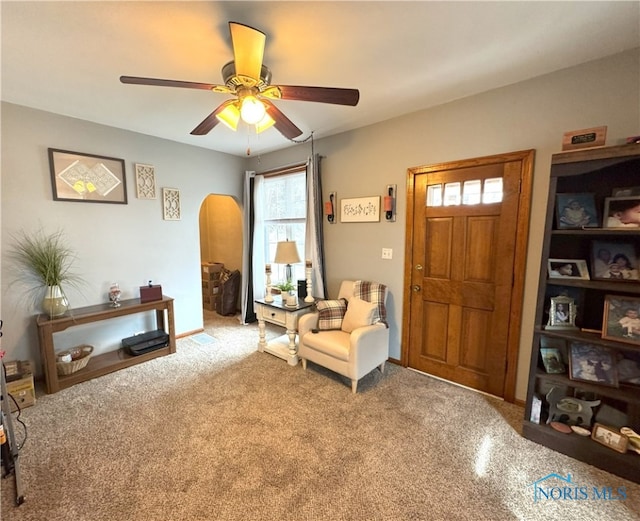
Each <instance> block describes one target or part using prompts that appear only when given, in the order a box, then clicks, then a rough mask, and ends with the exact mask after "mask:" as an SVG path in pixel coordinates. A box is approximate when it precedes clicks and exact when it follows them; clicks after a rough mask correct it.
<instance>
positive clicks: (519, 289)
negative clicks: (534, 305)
mask: <svg viewBox="0 0 640 521" xmlns="http://www.w3.org/2000/svg"><path fill="white" fill-rule="evenodd" d="M534 156H535V150H533V149H530V150H521V151H518V152H510V153H505V154H496V155H492V156H485V157H478V158H472V159H463V160H459V161H450V162H446V163H437V164H433V165H425V166H417V167H411V168H408V169H407V201H406V202H407V216H406V230H405V232H406V233H405V253H404V255H405V265H404V292H403V310H404V311H403V313H402V348H401V352H400V355H401V358H400V362H401V364H402V366H403V367H408V365H409V342H410V334H411V311H412V310H411V279H412V272H413V264H414V262H413V241H414V235H413V221H414V218H415V215H414V202H415V201H414V199H415V177H416V176H417V175H420V174H427V173H432V172H442V171H446V170H457V169H460V168H468V167H474V166H485V165H491V164H495V163H508V162H514V161H521V162H522V167H521V178H520V195H519V198H518V217H517V223H516V241H515V252H514V259H513V266H514V273H513V288H512V292H511V307H510V314H509V334H508V338H507V368H506V374H505V383H504V393H503V394H504V400H505V401H507V402H511V403H513V402H515V391H516V378H517V370H518V353H519V350H520V331H521V326H522V307H523V300H522V299H523V295H524V282H525V268H526V264H527V246H528V240H529V218H530V215H531V193H532V184H533V160H534Z"/></svg>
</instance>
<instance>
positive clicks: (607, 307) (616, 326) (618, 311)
mask: <svg viewBox="0 0 640 521" xmlns="http://www.w3.org/2000/svg"><path fill="white" fill-rule="evenodd" d="M602 338H606V339H608V340H617V341H618V342H626V343H629V344H637V345H640V297H637V298H634V297H622V296H620V295H606V296H605V298H604V315H603V317H602Z"/></svg>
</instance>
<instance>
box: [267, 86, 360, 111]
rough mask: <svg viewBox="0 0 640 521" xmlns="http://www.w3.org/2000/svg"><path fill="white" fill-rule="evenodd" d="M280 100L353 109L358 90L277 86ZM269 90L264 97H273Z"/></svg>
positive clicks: (357, 99) (358, 95)
mask: <svg viewBox="0 0 640 521" xmlns="http://www.w3.org/2000/svg"><path fill="white" fill-rule="evenodd" d="M277 88H278V89H279V90H280V99H285V100H298V101H315V102H317V103H332V104H334V105H349V106H351V107H355V106H356V105H357V104H358V101H359V100H360V91H359V90H358V89H340V88H334V87H301V86H295V85H277ZM271 92H272V91H271V90H270V91H269V92H267V93H265V95H266V96H270V95H271V97H274V96H273V95H272V94H271Z"/></svg>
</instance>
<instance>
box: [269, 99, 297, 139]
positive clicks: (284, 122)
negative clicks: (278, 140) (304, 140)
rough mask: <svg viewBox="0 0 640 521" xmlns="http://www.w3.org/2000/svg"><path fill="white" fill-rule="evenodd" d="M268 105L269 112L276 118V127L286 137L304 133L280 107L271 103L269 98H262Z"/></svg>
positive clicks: (291, 137) (289, 137)
mask: <svg viewBox="0 0 640 521" xmlns="http://www.w3.org/2000/svg"><path fill="white" fill-rule="evenodd" d="M261 101H262V102H263V103H264V104H265V105H266V107H267V113H268V114H269V116H271V117H272V118H273V119H274V120H275V124H274V127H276V130H277V131H278V132H280V134H282V135H283V136H284V137H286V138H288V139H293V138H295V137H298V136H299V135H300V134H302V130H300V129H299V128H298V127H296V126H295V124H294V123H293V121H291V120H290V119H289V118H288V117H287V116H285V115H284V114H283V113H282V112H281V111H280V109H279V108H278V107H276V106H275V105H274V104H273V103H271V102H270V101H269V100H268V99H264V98H263V99H261Z"/></svg>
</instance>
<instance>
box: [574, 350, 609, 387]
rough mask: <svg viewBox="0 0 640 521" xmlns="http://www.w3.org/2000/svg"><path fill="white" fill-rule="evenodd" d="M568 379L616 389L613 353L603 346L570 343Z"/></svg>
mask: <svg viewBox="0 0 640 521" xmlns="http://www.w3.org/2000/svg"><path fill="white" fill-rule="evenodd" d="M569 377H570V378H571V379H572V380H580V381H583V382H591V383H597V384H600V385H608V386H611V387H618V372H617V367H616V358H615V353H614V352H613V351H612V350H611V349H609V348H608V347H604V346H596V345H593V344H587V343H586V342H570V344H569Z"/></svg>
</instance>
